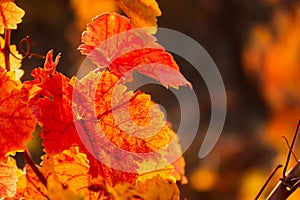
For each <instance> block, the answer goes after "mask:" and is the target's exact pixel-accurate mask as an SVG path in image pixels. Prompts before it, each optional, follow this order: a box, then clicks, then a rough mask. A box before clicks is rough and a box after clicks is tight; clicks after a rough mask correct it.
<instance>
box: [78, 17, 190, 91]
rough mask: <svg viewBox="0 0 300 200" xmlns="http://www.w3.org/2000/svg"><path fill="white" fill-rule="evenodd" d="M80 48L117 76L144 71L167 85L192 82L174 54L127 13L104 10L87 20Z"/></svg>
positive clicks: (101, 66) (99, 65)
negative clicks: (174, 57) (180, 69)
mask: <svg viewBox="0 0 300 200" xmlns="http://www.w3.org/2000/svg"><path fill="white" fill-rule="evenodd" d="M82 43H83V44H81V45H80V46H79V49H80V51H81V53H82V54H84V55H87V56H88V58H90V59H91V60H92V61H93V62H94V63H95V64H97V66H98V67H99V68H100V70H102V69H103V68H106V67H108V68H109V69H110V70H111V72H113V73H115V74H116V75H117V76H118V77H122V76H124V77H126V78H127V80H130V77H131V76H130V75H131V71H132V70H133V69H135V70H136V71H138V72H140V73H142V74H145V75H147V76H149V77H151V78H153V79H155V80H157V81H160V82H161V83H162V84H163V85H164V86H166V87H167V86H172V87H175V88H178V87H179V86H185V85H189V86H190V87H191V84H190V83H189V82H188V81H187V80H186V79H185V78H184V76H183V75H182V74H181V73H180V72H179V67H178V65H177V64H176V62H175V61H174V59H173V57H172V55H171V54H170V53H168V52H166V51H165V50H164V48H163V47H162V46H161V45H159V44H158V43H156V39H155V37H153V36H151V35H149V34H148V33H146V31H145V30H141V29H134V27H133V26H132V25H131V22H130V20H129V19H127V18H126V17H123V16H121V15H119V14H116V13H113V14H108V13H107V14H103V15H100V16H97V17H96V18H94V19H93V21H92V22H91V23H90V24H88V26H87V30H86V31H85V32H84V33H83V35H82ZM128 77H129V78H128Z"/></svg>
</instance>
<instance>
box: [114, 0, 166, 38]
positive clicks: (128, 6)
mask: <svg viewBox="0 0 300 200" xmlns="http://www.w3.org/2000/svg"><path fill="white" fill-rule="evenodd" d="M115 1H116V3H117V4H118V6H119V7H120V8H121V9H122V11H123V12H124V13H125V14H126V15H127V16H128V17H129V18H130V19H131V20H132V22H133V23H134V25H135V26H136V27H138V28H143V27H153V28H154V27H157V24H156V22H157V17H159V16H161V11H160V9H159V7H158V4H157V2H156V1H155V0H137V1H131V0H115ZM152 33H155V29H153V31H152Z"/></svg>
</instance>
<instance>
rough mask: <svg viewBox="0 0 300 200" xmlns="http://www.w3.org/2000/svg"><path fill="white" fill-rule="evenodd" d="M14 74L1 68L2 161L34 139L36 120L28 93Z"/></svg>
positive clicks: (0, 121) (0, 118)
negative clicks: (30, 107)
mask: <svg viewBox="0 0 300 200" xmlns="http://www.w3.org/2000/svg"><path fill="white" fill-rule="evenodd" d="M21 87H22V84H21V82H20V81H16V80H15V77H14V73H13V72H5V71H4V69H3V68H0V93H1V96H0V138H1V140H0V146H1V149H0V160H3V159H4V156H5V155H6V154H7V153H8V152H9V151H15V150H23V149H25V147H26V146H25V144H26V142H27V141H28V140H30V139H31V138H32V135H31V133H32V132H33V130H34V128H35V125H36V120H35V119H34V117H33V116H32V115H31V113H30V110H29V109H28V107H27V101H28V100H27V98H24V96H26V93H24V92H23V91H21Z"/></svg>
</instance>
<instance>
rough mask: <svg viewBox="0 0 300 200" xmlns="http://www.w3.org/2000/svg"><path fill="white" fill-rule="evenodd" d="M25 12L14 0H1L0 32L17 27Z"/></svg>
mask: <svg viewBox="0 0 300 200" xmlns="http://www.w3.org/2000/svg"><path fill="white" fill-rule="evenodd" d="M24 14H25V12H24V10H22V9H21V8H19V7H18V6H17V5H16V4H15V3H14V2H13V1H12V0H0V34H3V33H4V29H17V24H19V23H21V22H22V17H23V16H24Z"/></svg>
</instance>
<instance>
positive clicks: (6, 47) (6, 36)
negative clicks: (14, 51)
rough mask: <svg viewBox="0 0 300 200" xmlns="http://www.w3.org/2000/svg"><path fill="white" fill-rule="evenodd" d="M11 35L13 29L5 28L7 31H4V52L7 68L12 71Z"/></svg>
mask: <svg viewBox="0 0 300 200" xmlns="http://www.w3.org/2000/svg"><path fill="white" fill-rule="evenodd" d="M10 35H11V30H10V29H5V32H4V47H3V49H2V52H3V54H4V62H5V68H6V70H7V71H10V61H9V54H10Z"/></svg>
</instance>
